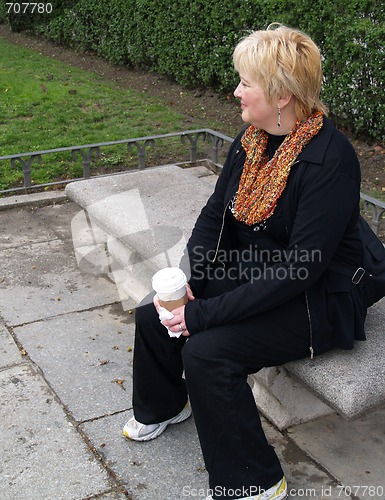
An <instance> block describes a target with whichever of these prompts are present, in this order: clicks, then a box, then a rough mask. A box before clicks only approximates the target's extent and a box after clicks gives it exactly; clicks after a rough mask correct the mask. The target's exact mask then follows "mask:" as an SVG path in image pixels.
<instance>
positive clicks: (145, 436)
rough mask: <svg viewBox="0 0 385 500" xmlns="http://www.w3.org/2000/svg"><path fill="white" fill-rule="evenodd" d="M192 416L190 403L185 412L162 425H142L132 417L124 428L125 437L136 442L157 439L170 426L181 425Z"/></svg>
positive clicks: (184, 409) (187, 404)
mask: <svg viewBox="0 0 385 500" xmlns="http://www.w3.org/2000/svg"><path fill="white" fill-rule="evenodd" d="M190 415H191V407H190V403H189V402H187V403H186V406H185V407H184V408H183V410H182V411H181V412H180V413H178V415H176V417H173V418H170V419H169V420H165V421H164V422H161V423H160V424H148V425H146V424H141V423H140V422H138V421H137V420H135V417H131V418H130V420H129V421H128V422H127V423H126V425H125V426H124V428H123V436H125V437H126V438H129V439H133V440H134V441H149V440H150V439H155V438H157V437H158V436H160V435H161V434H162V432H164V431H165V430H166V427H167V426H168V425H170V424H179V423H180V422H183V421H184V420H186V419H187V418H189V416H190Z"/></svg>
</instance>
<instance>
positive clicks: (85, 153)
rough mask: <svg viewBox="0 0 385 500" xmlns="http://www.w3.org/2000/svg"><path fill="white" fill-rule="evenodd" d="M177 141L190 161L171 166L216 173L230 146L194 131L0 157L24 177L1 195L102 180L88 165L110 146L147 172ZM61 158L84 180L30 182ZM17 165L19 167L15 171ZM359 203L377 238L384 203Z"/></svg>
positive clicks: (209, 133) (205, 131)
mask: <svg viewBox="0 0 385 500" xmlns="http://www.w3.org/2000/svg"><path fill="white" fill-rule="evenodd" d="M175 137H180V141H181V143H182V144H183V145H186V144H187V145H189V160H188V161H181V162H172V163H173V164H176V165H178V164H186V163H195V162H197V161H208V162H209V163H210V166H211V167H212V168H213V169H214V170H216V171H217V172H218V171H220V169H221V167H222V165H221V164H220V162H219V153H220V150H221V148H222V147H223V145H224V143H225V142H227V143H231V142H233V138H232V137H229V136H227V135H225V134H222V133H220V132H217V131H215V130H212V129H206V128H204V129H197V130H186V131H181V132H173V133H169V134H159V135H151V136H146V137H136V138H133V139H123V140H119V141H109V142H99V143H96V144H84V145H80V146H69V147H63V148H57V149H47V150H44V151H33V152H29V153H19V154H14V155H6V156H0V161H10V163H11V166H12V168H14V169H18V168H20V166H21V169H22V173H23V186H19V187H14V188H10V189H4V190H1V191H0V195H4V194H10V193H17V192H21V191H22V192H26V191H29V190H37V189H42V188H49V187H54V186H57V185H64V184H68V183H69V182H73V181H75V180H81V179H90V178H92V177H95V176H97V177H101V174H100V173H99V174H98V171H97V170H96V174H95V175H92V174H91V164H92V162H93V161H95V160H97V159H99V158H100V157H101V150H102V148H109V147H111V146H117V145H126V146H127V151H128V152H133V150H134V149H136V151H137V155H138V161H137V167H136V169H139V170H143V169H145V168H146V166H147V163H146V160H147V151H148V149H150V148H151V149H155V146H156V142H157V141H158V142H159V141H160V140H164V139H169V138H175ZM199 141H202V142H206V143H207V144H208V145H209V146H210V148H209V154H208V158H207V157H202V158H199V159H198V156H197V149H198V143H199ZM52 154H61V155H62V156H63V157H65V156H66V155H68V156H69V157H70V158H71V159H72V160H76V158H79V157H80V158H81V160H82V169H83V176H82V177H76V178H72V179H63V180H59V181H55V182H48V183H45V184H37V183H34V182H33V181H32V179H31V174H32V171H33V168H34V166H36V164H41V163H42V157H43V156H45V155H52ZM18 164H19V165H20V166H19V167H18ZM125 171H126V170H120V171H119V172H115V173H113V174H111V173H109V174H102V175H117V174H119V173H120V174H121V173H124V172H125ZM361 199H362V200H363V205H364V211H365V212H366V213H367V217H368V218H369V219H370V224H371V226H372V229H373V230H374V231H375V232H376V234H378V233H379V232H380V225H381V222H382V221H383V220H384V214H385V202H383V201H381V200H377V199H376V198H373V197H371V196H368V195H366V194H364V193H361Z"/></svg>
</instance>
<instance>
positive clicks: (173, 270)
mask: <svg viewBox="0 0 385 500" xmlns="http://www.w3.org/2000/svg"><path fill="white" fill-rule="evenodd" d="M186 283H187V278H186V275H185V274H184V272H183V271H182V269H179V268H178V267H165V268H164V269H161V270H160V271H158V272H157V273H155V274H154V276H153V277H152V288H153V289H154V290H155V291H156V292H157V293H170V292H174V291H176V290H179V289H180V288H182V287H183V286H185V285H186Z"/></svg>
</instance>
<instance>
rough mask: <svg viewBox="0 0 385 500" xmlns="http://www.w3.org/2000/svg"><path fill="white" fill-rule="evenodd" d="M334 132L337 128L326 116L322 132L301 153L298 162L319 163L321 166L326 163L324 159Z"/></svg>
mask: <svg viewBox="0 0 385 500" xmlns="http://www.w3.org/2000/svg"><path fill="white" fill-rule="evenodd" d="M334 131H335V127H334V125H333V123H332V122H331V121H330V120H329V118H326V116H325V117H324V123H323V125H322V128H321V130H320V131H319V132H318V134H317V135H316V136H314V137H313V139H312V140H311V141H310V142H309V144H307V146H306V147H305V148H304V149H303V150H302V151H301V153H300V154H299V155H298V160H300V161H308V162H311V163H318V164H320V165H321V164H322V163H323V162H324V157H325V154H326V151H327V149H328V146H329V143H330V140H331V138H332V136H333V134H334Z"/></svg>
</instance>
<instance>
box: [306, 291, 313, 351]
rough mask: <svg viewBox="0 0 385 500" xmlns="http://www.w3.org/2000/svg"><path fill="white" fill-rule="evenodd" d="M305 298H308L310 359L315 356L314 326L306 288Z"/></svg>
mask: <svg viewBox="0 0 385 500" xmlns="http://www.w3.org/2000/svg"><path fill="white" fill-rule="evenodd" d="M305 299H306V310H307V317H308V319H309V332H310V347H309V349H310V359H313V358H314V349H313V327H312V325H311V315H310V307H309V299H308V296H307V291H306V290H305Z"/></svg>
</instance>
